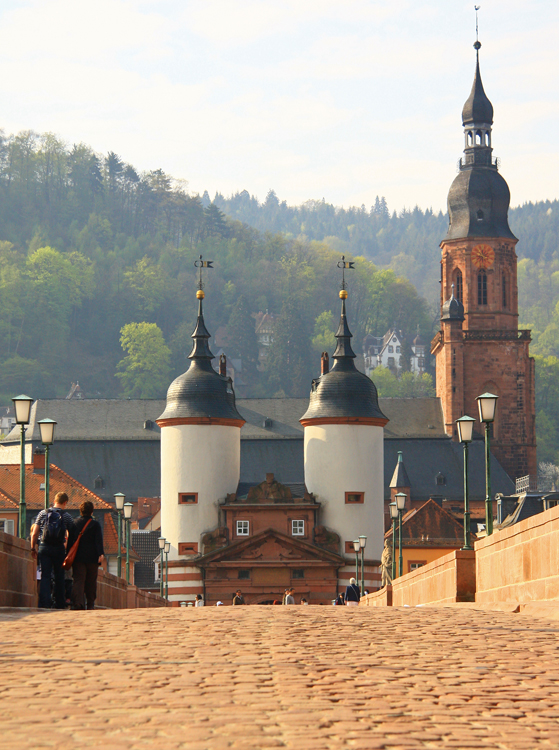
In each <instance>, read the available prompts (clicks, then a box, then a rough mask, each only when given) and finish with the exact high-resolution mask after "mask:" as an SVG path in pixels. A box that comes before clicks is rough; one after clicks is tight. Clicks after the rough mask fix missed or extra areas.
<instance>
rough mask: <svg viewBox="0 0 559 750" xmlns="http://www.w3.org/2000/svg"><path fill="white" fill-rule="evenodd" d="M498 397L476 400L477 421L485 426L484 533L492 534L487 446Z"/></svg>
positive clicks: (488, 394)
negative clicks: (477, 409)
mask: <svg viewBox="0 0 559 750" xmlns="http://www.w3.org/2000/svg"><path fill="white" fill-rule="evenodd" d="M498 398H499V397H498V396H494V395H493V394H492V393H482V395H481V396H478V397H477V398H476V401H477V405H478V408H479V421H480V422H483V423H484V424H485V533H486V535H487V536H491V534H492V533H493V505H492V504H491V468H490V461H491V451H490V445H489V425H490V424H491V423H492V422H494V421H495V409H496V408H497V399H498Z"/></svg>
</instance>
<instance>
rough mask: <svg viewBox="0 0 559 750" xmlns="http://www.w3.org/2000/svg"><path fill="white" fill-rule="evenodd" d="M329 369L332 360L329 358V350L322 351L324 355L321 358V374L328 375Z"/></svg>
mask: <svg viewBox="0 0 559 750" xmlns="http://www.w3.org/2000/svg"><path fill="white" fill-rule="evenodd" d="M329 369H330V362H329V360H328V352H322V357H321V358H320V374H321V375H327V374H328V370H329Z"/></svg>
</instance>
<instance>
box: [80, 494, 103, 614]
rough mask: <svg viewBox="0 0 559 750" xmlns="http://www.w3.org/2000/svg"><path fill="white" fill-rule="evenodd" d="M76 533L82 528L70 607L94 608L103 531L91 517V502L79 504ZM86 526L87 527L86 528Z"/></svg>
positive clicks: (101, 555)
mask: <svg viewBox="0 0 559 750" xmlns="http://www.w3.org/2000/svg"><path fill="white" fill-rule="evenodd" d="M75 526H76V534H79V533H80V532H81V531H82V530H83V534H82V537H81V539H80V543H79V546H78V551H77V553H76V557H75V559H74V564H73V574H74V587H73V589H72V609H86V602H87V609H95V599H96V597H97V571H98V569H99V565H100V564H101V563H102V562H103V560H104V559H105V555H104V551H103V532H102V531H101V526H100V524H99V523H98V522H97V521H96V520H95V519H94V518H93V503H92V502H91V500H84V501H83V503H82V504H81V505H80V518H78V520H77V521H76V523H75ZM86 527H87V528H86Z"/></svg>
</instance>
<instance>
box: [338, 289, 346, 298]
mask: <svg viewBox="0 0 559 750" xmlns="http://www.w3.org/2000/svg"><path fill="white" fill-rule="evenodd" d="M340 299H347V290H346V289H340Z"/></svg>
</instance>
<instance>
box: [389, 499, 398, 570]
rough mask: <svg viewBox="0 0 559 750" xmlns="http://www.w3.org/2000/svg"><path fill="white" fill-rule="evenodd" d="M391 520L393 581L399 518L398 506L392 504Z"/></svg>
mask: <svg viewBox="0 0 559 750" xmlns="http://www.w3.org/2000/svg"><path fill="white" fill-rule="evenodd" d="M388 507H389V508H390V518H391V519H392V580H394V579H395V578H396V520H397V518H398V506H397V505H396V503H390V505H389V506H388Z"/></svg>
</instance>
